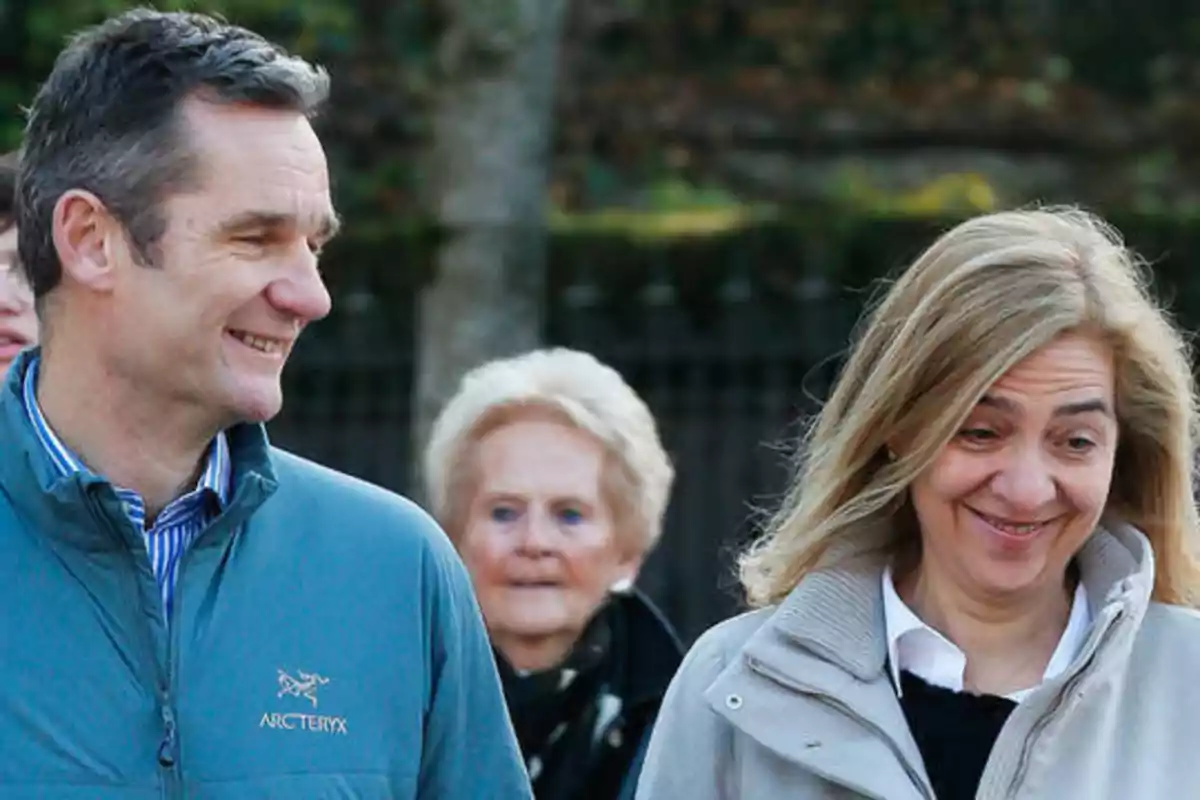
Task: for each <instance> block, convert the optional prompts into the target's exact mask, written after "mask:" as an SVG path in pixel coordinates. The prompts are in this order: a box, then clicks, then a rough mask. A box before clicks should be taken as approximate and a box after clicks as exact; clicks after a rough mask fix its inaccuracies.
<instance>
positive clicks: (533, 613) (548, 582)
mask: <svg viewBox="0 0 1200 800" xmlns="http://www.w3.org/2000/svg"><path fill="white" fill-rule="evenodd" d="M475 459H476V463H475V465H474V467H475V470H476V478H477V483H476V484H475V486H476V491H475V494H474V497H473V498H472V502H471V505H470V507H469V509H468V514H467V521H466V525H465V528H464V530H463V533H462V536H461V538H460V541H459V550H460V552H461V553H462V556H463V560H464V562H465V563H466V565H467V568H468V569H469V570H470V572H471V578H472V581H473V583H474V586H475V592H476V595H477V596H478V598H479V602H480V605H481V607H482V609H483V615H484V618H485V619H486V621H487V626H488V632H489V634H490V636H491V638H492V642H493V643H494V644H495V645H496V646H497V647H498V648H499V649H500V651H501V652H502V653H504V655H505V657H506V658H508V660H509V661H510V662H511V663H512V664H513V666H514V667H516V668H518V669H544V668H547V667H551V666H554V665H555V664H557V663H558V662H559V661H561V660H562V658H564V657H565V656H566V654H567V653H568V652H569V650H570V649H571V646H572V645H573V644H574V643H575V641H576V639H578V637H579V635H580V634H581V633H582V632H583V629H584V627H585V626H586V625H587V623H588V621H589V620H590V618H591V617H592V615H593V614H594V613H595V611H596V609H597V608H598V607H599V605H600V603H601V602H602V601H603V600H604V598H605V596H606V595H607V593H608V591H609V589H610V587H612V585H613V584H614V583H615V582H617V581H618V580H620V579H624V578H632V577H633V575H634V573H635V572H636V569H637V561H638V559H636V558H631V557H629V556H628V555H626V554H625V553H624V551H623V550H622V548H620V547H619V546H618V541H617V535H616V531H615V530H614V522H613V517H612V510H611V508H610V507H609V504H608V503H607V502H606V500H605V498H604V496H603V493H602V489H601V485H602V484H601V480H602V476H603V472H604V469H605V461H606V458H605V451H604V448H603V446H602V445H601V444H600V443H599V442H598V441H597V440H596V439H594V438H593V437H591V436H590V435H588V434H587V433H585V432H583V431H580V430H578V429H575V428H572V427H568V426H567V425H564V424H562V423H559V422H556V421H553V420H548V419H538V418H530V419H524V420H516V421H513V422H510V423H507V424H505V425H502V426H500V427H498V428H496V429H495V430H493V431H491V432H489V433H488V434H486V435H485V436H484V437H483V438H482V439H481V440H480V441H479V443H478V444H477V446H476V448H475Z"/></svg>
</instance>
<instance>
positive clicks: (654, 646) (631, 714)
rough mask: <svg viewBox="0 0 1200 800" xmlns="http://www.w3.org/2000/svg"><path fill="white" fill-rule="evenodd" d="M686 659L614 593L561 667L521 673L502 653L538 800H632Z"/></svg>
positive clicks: (642, 611)
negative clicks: (646, 746) (651, 735)
mask: <svg viewBox="0 0 1200 800" xmlns="http://www.w3.org/2000/svg"><path fill="white" fill-rule="evenodd" d="M682 653H683V649H682V646H681V644H680V642H679V639H678V637H677V636H676V635H675V633H674V631H673V630H672V628H671V626H670V624H669V623H668V622H667V621H666V620H665V619H664V618H663V616H662V614H660V613H659V612H658V610H657V609H655V608H654V606H653V605H652V604H651V603H650V601H649V599H647V598H646V597H645V596H644V595H642V594H640V593H638V592H636V591H635V592H630V593H625V592H622V593H614V594H612V595H610V597H609V599H608V601H606V602H605V604H604V605H603V606H601V608H600V609H599V610H598V611H597V612H596V614H595V616H594V617H593V618H592V620H591V622H590V623H589V624H588V627H587V628H586V629H585V631H584V633H583V634H582V635H581V636H580V638H579V641H578V642H576V644H575V647H574V649H573V650H572V651H571V653H570V654H569V655H568V656H567V658H566V659H565V660H564V661H563V663H562V664H560V665H559V666H557V667H555V668H553V669H549V670H545V671H542V672H536V673H529V674H519V673H517V672H516V671H515V670H514V669H513V668H512V667H511V666H510V665H509V664H508V662H507V661H506V660H505V659H504V657H503V656H502V655H500V654H499V653H497V654H496V660H497V663H498V665H499V668H500V677H501V679H502V680H503V683H504V694H505V698H506V700H507V701H508V708H509V713H510V714H511V716H512V720H513V725H514V727H515V728H516V732H517V739H518V741H519V742H520V745H521V752H522V754H523V756H524V758H525V764H526V766H527V767H528V769H529V776H530V780H531V781H532V783H533V790H534V795H535V796H536V797H537V800H617V798H619V797H623V796H628V794H629V792H627V791H625V790H626V787H629V788H632V786H633V784H634V782H635V781H636V775H631V774H630V773H631V770H632V769H636V767H638V766H640V763H641V759H640V758H638V755H639V748H640V747H641V746H642V745H643V743H644V742H643V739H644V737H645V735H646V734H647V732H648V731H649V729H650V727H651V726H652V725H653V722H654V718H655V716H656V715H657V713H658V707H659V704H660V703H661V702H662V698H663V695H664V694H665V693H666V690H667V686H668V685H669V684H670V682H671V678H672V677H673V676H674V674H675V670H676V669H677V668H678V667H679V663H680V661H681V659H682ZM623 791H624V792H625V793H624V794H623Z"/></svg>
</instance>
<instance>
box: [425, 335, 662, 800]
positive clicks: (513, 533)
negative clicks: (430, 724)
mask: <svg viewBox="0 0 1200 800" xmlns="http://www.w3.org/2000/svg"><path fill="white" fill-rule="evenodd" d="M424 466H425V476H426V482H427V485H428V496H429V498H430V501H431V504H432V508H433V510H434V514H435V516H436V517H437V518H438V519H439V520H440V521H441V522H442V524H443V525H444V526H445V528H446V531H447V532H448V533H449V534H450V538H451V540H452V541H453V542H454V544H455V546H456V547H457V548H458V549H459V552H460V553H462V556H463V560H464V561H465V562H466V564H467V567H468V569H469V570H470V573H471V578H472V581H473V582H474V586H475V591H476V594H477V595H478V597H479V601H480V604H481V606H482V608H483V614H484V618H485V620H486V623H487V627H488V633H489V635H490V636H491V640H492V645H493V648H494V649H495V653H496V660H497V663H498V664H499V666H500V674H501V677H502V679H503V682H504V691H505V697H506V699H507V702H508V707H509V711H510V713H511V715H512V717H513V723H514V725H515V727H516V731H517V738H518V741H519V742H520V745H521V750H522V752H523V754H524V756H525V761H526V765H527V767H528V769H529V773H530V777H531V779H532V781H533V788H534V793H535V796H536V797H537V798H538V800H616V799H617V798H620V800H632V796H633V790H634V787H635V782H636V780H637V773H638V768H639V767H640V764H641V759H642V757H643V755H644V752H645V747H646V745H647V743H648V740H649V733H650V730H651V729H652V727H653V723H654V717H655V715H656V714H657V712H658V706H659V703H660V702H661V701H662V696H663V693H664V692H665V691H666V688H667V685H668V684H669V682H670V680H671V677H672V676H673V675H674V673H675V670H676V669H677V668H678V666H679V662H680V660H681V658H682V648H681V645H680V643H679V640H678V638H677V637H676V635H675V632H674V631H673V630H672V629H671V627H670V625H669V624H668V623H667V621H666V619H665V618H664V617H663V616H662V615H661V614H660V613H659V612H658V610H657V609H655V608H654V606H653V605H652V604H651V603H650V601H649V599H648V598H646V597H645V596H644V595H642V594H641V593H640V592H638V591H637V590H636V589H634V588H633V581H634V579H635V578H636V576H637V574H638V571H639V569H640V567H641V565H642V562H643V560H644V559H645V557H646V556H647V554H648V553H649V552H650V551H651V550H652V549H653V547H654V546H655V544H656V543H657V542H658V539H659V537H660V535H661V533H662V521H663V516H664V514H665V512H666V508H667V503H668V500H669V496H670V490H671V485H672V482H673V480H674V468H673V467H672V465H671V462H670V459H669V457H668V456H667V454H666V452H665V451H664V449H663V447H662V444H661V442H660V441H659V436H658V430H657V426H656V425H655V421H654V417H653V416H652V414H651V412H650V409H649V408H647V407H646V404H645V403H644V402H643V401H642V399H641V398H640V397H638V395H637V393H636V392H635V391H634V390H633V388H632V387H630V386H629V385H628V384H627V383H626V382H625V381H624V379H622V377H621V376H620V374H619V373H618V372H617V371H616V370H614V369H612V368H611V367H608V366H606V365H604V364H602V363H600V362H599V361H598V360H596V359H595V358H594V357H592V356H590V355H588V354H586V353H582V352H579V351H575V350H569V349H566V348H553V349H548V350H535V351H532V352H529V353H525V354H522V355H519V356H514V357H512V358H504V359H498V360H496V361H492V362H489V363H487V364H484V365H483V366H481V367H479V368H477V369H475V370H473V371H471V372H470V373H468V374H467V375H466V376H465V377H464V378H463V379H462V383H461V386H460V388H459V390H458V392H457V393H456V394H455V396H454V397H453V398H452V399H451V400H450V401H449V402H448V403H447V404H446V406H445V408H444V409H443V410H442V412H441V414H440V415H439V416H438V419H437V421H436V422H435V424H434V426H433V430H432V433H431V436H430V442H429V445H428V447H427V448H426V452H425V459H424Z"/></svg>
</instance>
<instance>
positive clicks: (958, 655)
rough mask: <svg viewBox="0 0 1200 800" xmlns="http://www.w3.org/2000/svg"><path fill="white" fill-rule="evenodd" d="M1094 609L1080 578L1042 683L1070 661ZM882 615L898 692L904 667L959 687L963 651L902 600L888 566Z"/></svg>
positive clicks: (938, 683)
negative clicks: (1091, 607)
mask: <svg viewBox="0 0 1200 800" xmlns="http://www.w3.org/2000/svg"><path fill="white" fill-rule="evenodd" d="M1091 617H1092V612H1091V609H1090V608H1089V607H1088V600H1087V591H1086V590H1085V589H1084V588H1083V582H1082V581H1081V582H1080V583H1079V584H1078V585H1077V586H1076V587H1075V597H1074V599H1073V600H1072V601H1071V615H1070V617H1068V619H1067V627H1066V629H1065V630H1063V634H1062V637H1061V638H1060V639H1059V640H1058V646H1057V647H1056V648H1055V649H1054V654H1053V655H1051V656H1050V661H1049V663H1047V664H1046V671H1045V673H1043V675H1042V680H1043V681H1048V680H1050V679H1051V678H1055V677H1057V676H1058V675H1061V674H1062V673H1063V672H1065V671H1066V669H1067V667H1069V666H1070V665H1071V661H1072V660H1073V659H1074V658H1075V656H1076V654H1077V653H1078V652H1079V649H1080V647H1082V646H1083V642H1084V639H1085V638H1087V632H1088V628H1089V627H1090V626H1091V624H1092V619H1091ZM883 618H884V626H885V629H886V631H887V644H888V664H889V665H890V667H891V672H892V683H893V684H894V685H895V687H896V694H897V695H899V694H900V672H901V671H902V670H907V671H908V672H911V673H912V674H913V675H916V676H917V677H918V678H920V679H921V680H923V681H925V682H927V683H930V684H932V685H934V686H941V687H943V688H946V689H950V690H952V691H955V692H961V691H962V689H963V673H964V672H965V671H966V668H967V657H966V655H965V654H964V653H963V651H962V650H960V649H958V647H957V646H956V645H955V644H954V643H953V642H951V641H950V640H949V639H947V638H946V637H944V636H942V635H941V634H940V633H938V632H937V631H935V630H934V629H933V628H931V627H929V626H928V625H926V624H925V623H924V622H922V621H921V619H920V617H918V616H917V615H916V614H915V613H913V610H912V609H911V608H909V607H908V605H907V604H906V603H905V602H904V601H903V600H901V599H900V595H899V594H898V593H897V592H896V584H895V582H894V581H893V579H892V569H891V567H888V568H887V569H885V570H884V572H883ZM1035 688H1037V687H1033V686H1031V687H1029V688H1028V689H1022V690H1020V691H1018V692H1013V693H1012V694H1009V695H1008V699H1010V700H1014V701H1016V702H1018V703H1019V702H1020V701H1021V700H1023V699H1024V698H1025V697H1026V696H1027V695H1028V694H1029V693H1030V692H1032V691H1033V690H1034V689H1035Z"/></svg>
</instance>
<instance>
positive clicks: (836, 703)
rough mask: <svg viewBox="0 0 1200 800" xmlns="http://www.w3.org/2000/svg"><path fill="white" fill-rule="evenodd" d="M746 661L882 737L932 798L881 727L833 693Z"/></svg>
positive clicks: (931, 799) (910, 776)
mask: <svg viewBox="0 0 1200 800" xmlns="http://www.w3.org/2000/svg"><path fill="white" fill-rule="evenodd" d="M746 661H747V662H748V663H749V665H750V668H751V669H753V670H754V671H755V672H757V673H758V674H759V675H762V676H763V677H765V678H767V679H769V680H772V681H775V682H776V683H778V684H780V685H781V686H785V687H787V688H788V689H791V690H792V691H795V692H799V693H800V694H803V695H807V696H808V697H813V698H816V699H817V700H819V701H820V702H822V703H824V704H825V705H827V706H829V707H831V708H834V709H836V710H837V711H839V712H840V713H842V714H844V715H845V716H847V717H849V718H850V719H852V720H854V721H855V722H857V723H858V724H859V725H862V726H863V727H864V728H866V729H867V730H870V731H871V732H873V733H874V734H875V735H876V736H878V737H879V738H880V739H882V740H883V741H884V742H885V743H886V744H887V746H888V747H889V748H890V749H891V751H892V752H893V753H894V754H895V755H896V758H897V759H898V760H899V761H900V764H901V766H903V767H904V772H905V773H906V774H907V775H908V779H909V780H910V781H912V784H913V786H916V787H917V789H918V790H920V792H921V796H922V797H924V798H925V800H934V797H933V792H932V791H931V790H930V789H929V788H928V787H927V786H926V785H925V781H924V780H923V779H922V777H921V774H920V773H919V772H918V771H917V770H916V769H914V768H913V766H912V765H911V764H910V763H909V762H908V759H907V758H905V756H904V753H903V752H901V750H900V748H899V747H898V746H897V745H896V742H895V740H894V739H893V738H892V736H891V735H890V734H889V733H888V732H887V731H885V730H884V729H883V728H881V727H879V726H878V725H876V724H875V723H873V722H871V721H870V720H868V719H866V718H864V717H863V716H861V715H860V714H858V713H857V712H855V711H854V709H852V708H851V707H850V706H849V705H847V704H846V703H844V702H842V701H841V700H839V699H838V698H836V697H834V696H833V695H831V694H828V693H827V692H823V691H821V690H819V689H816V688H815V687H812V686H807V685H805V684H802V683H799V682H797V681H795V680H793V679H792V678H790V677H788V676H786V675H781V674H780V673H778V672H776V671H775V670H773V669H771V668H770V667H767V666H766V665H765V664H763V663H762V662H761V661H759V660H758V659H755V658H750V657H747V659H746Z"/></svg>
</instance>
